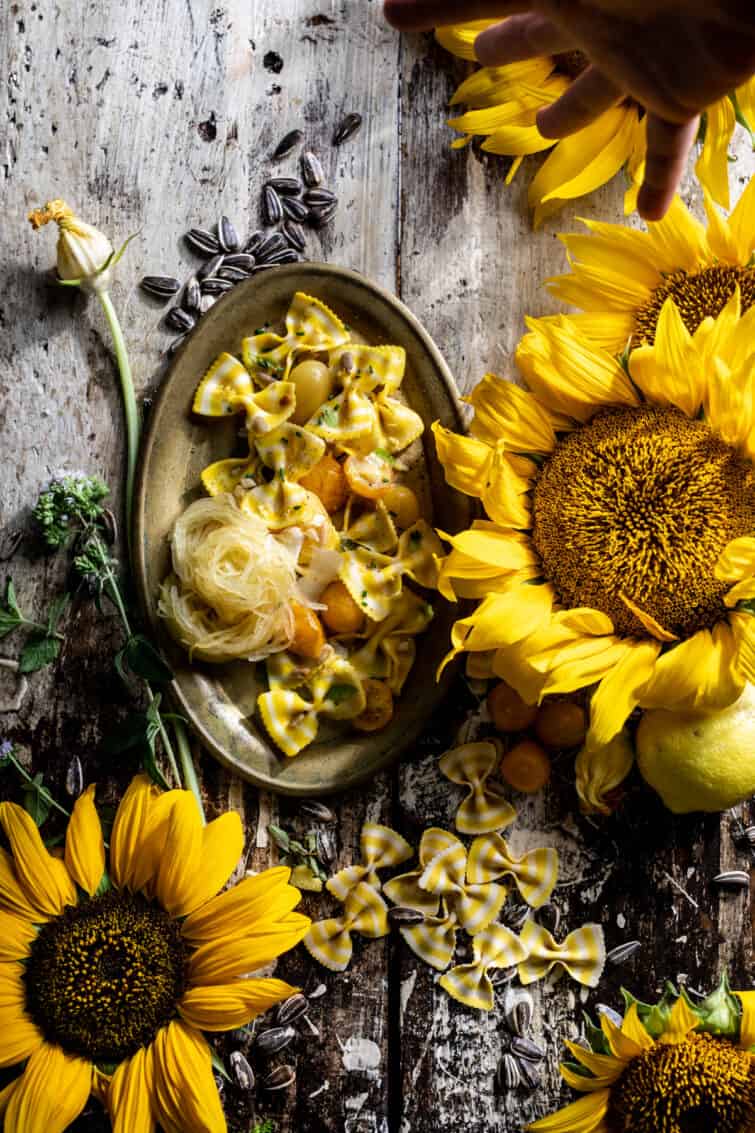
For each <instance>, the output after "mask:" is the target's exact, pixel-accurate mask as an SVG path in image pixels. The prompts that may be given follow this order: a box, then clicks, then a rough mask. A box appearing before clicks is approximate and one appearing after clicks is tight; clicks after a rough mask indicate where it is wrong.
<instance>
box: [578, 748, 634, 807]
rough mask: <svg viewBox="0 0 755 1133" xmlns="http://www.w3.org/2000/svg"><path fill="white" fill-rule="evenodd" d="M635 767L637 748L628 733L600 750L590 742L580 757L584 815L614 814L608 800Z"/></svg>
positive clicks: (579, 783)
mask: <svg viewBox="0 0 755 1133" xmlns="http://www.w3.org/2000/svg"><path fill="white" fill-rule="evenodd" d="M633 763H634V748H633V746H632V741H631V740H630V738H629V736H628V735H627V732H626V731H622V732H619V734H618V735H617V736H614V738H613V739H612V740H611V741H610V743H607V744H605V745H604V746H602V747H600V746H598V745H597V744H596V745H591V744H590V741H589V738H588V741H587V743H586V744H585V746H584V747H583V748H582V750H581V751H580V753H579V755H578V756H577V762H576V764H575V771H576V775H577V794H578V795H579V799H580V809H581V810H582V813H583V814H610V813H611V811H612V810H613V807H612V806H611V803H610V801H609V799H608V798H607V797H606V796H608V795H609V793H610V792H611V791H614V790H615V789H616V788H617V787H618V786H619V784H620V783H622V782H623V781H624V780H625V779H626V777H627V775H628V774H629V772H630V771H631V770H632V764H633Z"/></svg>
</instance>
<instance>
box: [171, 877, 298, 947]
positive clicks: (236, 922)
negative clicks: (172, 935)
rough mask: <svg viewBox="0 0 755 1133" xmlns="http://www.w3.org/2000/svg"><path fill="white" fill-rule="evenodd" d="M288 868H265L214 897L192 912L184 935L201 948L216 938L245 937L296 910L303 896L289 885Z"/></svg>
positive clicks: (185, 923) (182, 927)
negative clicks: (263, 925)
mask: <svg viewBox="0 0 755 1133" xmlns="http://www.w3.org/2000/svg"><path fill="white" fill-rule="evenodd" d="M290 876H291V870H290V869H289V868H288V867H287V866H276V867H274V868H273V869H266V870H264V871H263V872H262V873H258V874H256V875H255V876H254V877H245V878H243V879H242V880H241V881H240V882H239V883H238V885H234V886H233V888H232V889H228V890H226V892H225V893H220V894H219V895H218V896H217V897H213V899H212V900H211V901H208V902H207V904H206V905H203V906H202V908H201V909H197V911H196V912H194V913H191V915H190V916H188V917H187V918H186V920H185V921H184V922H183V924H182V926H181V933H182V935H183V936H184V937H185V938H186V939H187V940H189V941H191V943H192V944H195V945H199V944H203V943H207V942H209V941H211V940H215V939H224V940H228V939H230V938H232V937H235V936H246V935H247V934H248V933H250V932H253V931H254V930H255V928H256V927H258V925H261V924H265V923H270V922H272V921H276V920H278V918H279V917H283V916H285V915H286V914H287V913H290V912H291V911H292V910H293V909H295V908H296V906H297V905H298V903H299V901H300V900H301V893H300V892H299V890H298V889H296V888H294V886H293V885H289V884H288V879H289V877H290Z"/></svg>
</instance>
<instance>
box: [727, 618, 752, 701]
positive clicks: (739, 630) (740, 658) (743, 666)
mask: <svg viewBox="0 0 755 1133" xmlns="http://www.w3.org/2000/svg"><path fill="white" fill-rule="evenodd" d="M729 622H730V623H731V628H732V632H733V634H734V640H735V642H736V648H737V655H736V666H737V672H738V673H740V674H741V676H742V684H743V687H744V681H745V680H748V681H749V682H750V683H751V684H755V618H754V617H753V616H752V614H746V613H741V614H740V613H738V612H737V611H736V610H734V611H733V612H732V613H731V614H729Z"/></svg>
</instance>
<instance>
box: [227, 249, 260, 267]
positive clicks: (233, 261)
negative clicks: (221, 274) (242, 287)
mask: <svg viewBox="0 0 755 1133" xmlns="http://www.w3.org/2000/svg"><path fill="white" fill-rule="evenodd" d="M256 262H257V261H256V260H255V258H254V256H252V255H251V254H250V253H249V252H233V254H232V255H230V256H226V258H225V267H227V268H241V270H242V271H246V272H248V271H251V270H252V268H253V267H254V265H255V263H256Z"/></svg>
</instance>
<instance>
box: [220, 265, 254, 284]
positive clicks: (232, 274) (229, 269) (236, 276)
mask: <svg viewBox="0 0 755 1133" xmlns="http://www.w3.org/2000/svg"><path fill="white" fill-rule="evenodd" d="M248 275H249V272H248V271H244V269H243V268H235V267H233V266H231V265H229V264H228V263H225V264H223V266H222V268H218V279H229V280H230V281H231V283H240V281H241V280H242V279H246V277H247V276H248Z"/></svg>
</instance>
